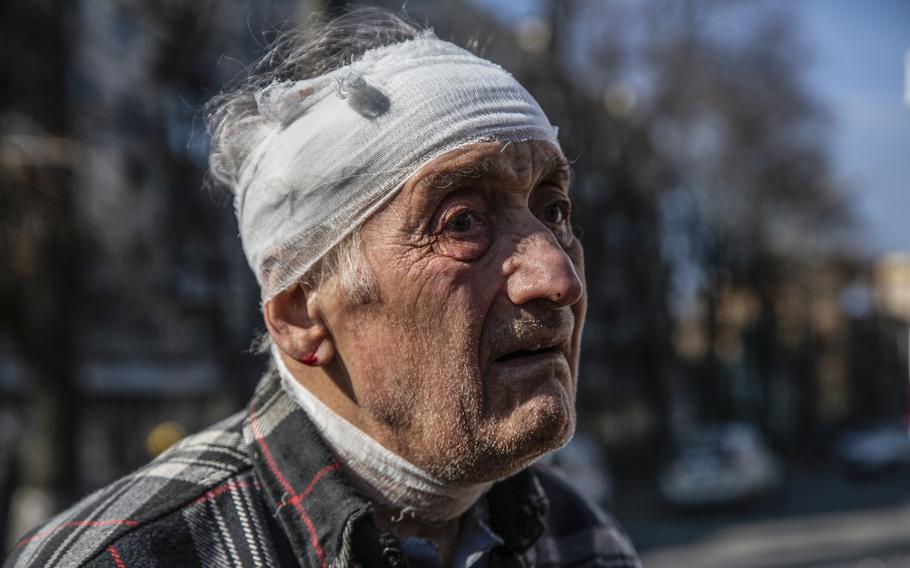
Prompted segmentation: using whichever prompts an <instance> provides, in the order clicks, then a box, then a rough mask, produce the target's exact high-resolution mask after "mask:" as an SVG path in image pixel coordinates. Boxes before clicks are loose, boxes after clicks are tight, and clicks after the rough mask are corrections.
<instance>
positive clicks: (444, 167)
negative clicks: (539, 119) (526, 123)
mask: <svg viewBox="0 0 910 568" xmlns="http://www.w3.org/2000/svg"><path fill="white" fill-rule="evenodd" d="M542 179H546V180H548V181H551V182H554V183H557V184H558V185H560V186H564V187H565V188H566V190H568V187H569V185H570V181H571V168H570V166H569V161H568V160H567V159H566V157H565V155H564V154H563V153H562V150H561V149H560V148H558V147H557V146H554V145H553V144H551V143H549V142H547V141H544V140H525V141H520V142H478V143H475V144H471V145H469V146H467V147H465V148H460V149H458V150H455V151H453V152H449V153H448V154H445V155H443V156H441V157H439V158H437V159H436V160H434V161H433V162H432V163H430V164H427V166H425V167H424V168H421V169H420V170H419V171H417V172H416V173H415V174H414V175H413V176H412V177H411V178H410V179H409V180H408V181H407V182H406V183H405V186H404V187H405V188H407V187H409V186H410V187H413V188H414V190H415V191H416V192H418V193H430V194H432V193H438V192H440V191H446V190H448V189H450V188H452V187H456V186H460V185H464V184H465V183H471V182H476V181H478V180H485V181H489V182H501V183H507V184H509V185H513V186H520V187H527V188H530V187H532V186H533V185H535V184H536V183H538V182H539V181H540V180H542Z"/></svg>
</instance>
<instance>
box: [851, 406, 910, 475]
mask: <svg viewBox="0 0 910 568" xmlns="http://www.w3.org/2000/svg"><path fill="white" fill-rule="evenodd" d="M835 453H836V455H837V457H838V459H840V461H841V462H842V463H843V464H844V465H846V466H847V469H848V471H849V472H851V473H855V474H860V475H875V474H879V473H883V472H885V471H888V470H890V469H894V468H896V467H898V466H902V465H907V464H910V433H908V429H907V423H906V422H905V421H904V420H900V419H896V420H881V421H875V422H870V423H867V424H864V425H862V426H859V427H857V428H854V429H851V430H848V431H847V432H846V433H844V434H843V436H841V437H840V439H839V440H838V442H837V444H836V445H835Z"/></svg>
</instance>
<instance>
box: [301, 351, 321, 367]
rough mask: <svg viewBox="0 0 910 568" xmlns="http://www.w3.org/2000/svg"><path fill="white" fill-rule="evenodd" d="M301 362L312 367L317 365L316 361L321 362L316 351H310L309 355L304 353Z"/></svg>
mask: <svg viewBox="0 0 910 568" xmlns="http://www.w3.org/2000/svg"><path fill="white" fill-rule="evenodd" d="M300 362H301V363H303V364H304V365H309V366H310V367H312V366H313V365H315V364H316V363H318V362H319V358H318V357H316V354H315V353H310V354H308V355H304V356H303V357H301V358H300Z"/></svg>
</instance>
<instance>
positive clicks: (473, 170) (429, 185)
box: [421, 159, 490, 191]
mask: <svg viewBox="0 0 910 568" xmlns="http://www.w3.org/2000/svg"><path fill="white" fill-rule="evenodd" d="M489 171H490V164H489V162H487V161H486V160H483V159H481V160H476V161H473V162H471V163H470V164H468V165H465V166H463V167H460V168H457V169H452V170H449V171H443V172H440V171H433V172H431V173H429V174H427V175H426V176H424V179H423V180H421V185H423V186H424V189H427V190H430V191H446V190H449V189H452V188H456V187H461V186H462V185H464V184H465V183H467V182H469V181H474V180H478V179H480V178H482V177H483V175H484V174H485V173H488V172H489Z"/></svg>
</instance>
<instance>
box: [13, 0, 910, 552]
mask: <svg viewBox="0 0 910 568" xmlns="http://www.w3.org/2000/svg"><path fill="white" fill-rule="evenodd" d="M369 4H370V5H378V6H386V7H390V8H393V9H396V10H400V9H401V2H400V0H398V1H397V2H392V1H390V2H384V1H376V2H370V3H369ZM350 8H351V6H349V5H347V3H346V2H344V1H332V2H322V1H320V2H315V1H300V0H268V1H253V0H219V1H217V2H215V1H213V0H203V1H198V0H197V1H189V0H167V1H162V0H154V1H153V0H34V1H32V2H5V3H3V4H2V6H0V38H2V39H0V77H2V79H0V549H2V550H4V551H5V550H9V549H10V548H11V547H12V546H15V543H16V541H17V539H18V538H19V537H20V536H21V534H22V533H23V532H24V531H26V530H27V529H29V528H31V527H32V526H33V525H34V524H35V523H37V522H39V521H41V520H42V519H44V518H46V517H47V516H49V515H50V514H51V513H52V512H54V511H56V510H58V509H60V508H62V507H65V506H67V505H68V504H70V503H72V502H74V501H75V500H76V499H78V498H79V497H80V496H82V495H84V494H86V493H87V492H89V491H91V490H93V489H95V488H98V487H100V486H102V485H104V484H106V483H108V482H109V481H111V480H113V479H115V478H116V477H118V476H121V475H123V474H126V473H128V472H129V471H131V470H132V469H134V468H136V467H138V466H139V465H141V464H142V463H144V462H146V461H147V460H149V459H150V458H151V457H153V456H155V455H157V454H158V453H160V452H161V451H163V450H164V449H165V448H167V447H168V446H169V445H170V444H172V443H174V442H175V441H177V440H179V439H180V438H181V437H182V436H184V435H185V434H186V433H191V432H193V431H196V430H198V429H201V428H202V427H204V426H206V425H208V424H210V423H211V422H214V421H215V420H217V419H219V418H221V417H224V416H226V415H228V414H230V413H232V412H234V411H235V410H237V409H239V408H240V407H241V406H242V405H243V404H244V403H245V402H246V400H247V398H248V397H249V396H250V394H251V392H252V388H253V386H254V385H255V383H256V381H257V380H258V378H259V376H260V373H261V371H262V369H263V367H264V361H263V359H262V358H261V357H257V356H254V355H252V354H251V353H250V343H251V339H252V338H253V336H254V334H255V333H256V332H257V330H259V329H260V327H261V324H260V317H259V312H258V309H257V306H258V289H257V288H256V284H255V281H254V279H253V277H252V274H251V273H250V271H249V269H248V267H247V265H246V261H245V260H244V257H243V254H242V251H241V248H240V242H239V239H238V238H237V228H236V224H235V220H234V214H233V209H232V204H231V201H230V199H229V197H228V196H227V195H225V194H223V193H221V192H219V191H215V190H211V189H206V187H205V185H204V172H205V169H206V160H207V151H208V147H207V137H206V132H205V128H204V125H203V124H202V111H201V108H202V105H203V104H204V103H205V102H206V101H207V100H208V99H209V98H210V97H211V96H212V95H213V94H215V93H216V92H217V91H218V89H219V87H220V85H221V84H222V83H223V82H224V81H225V80H228V79H230V78H232V77H234V76H236V75H238V74H240V73H241V72H242V71H243V69H244V67H245V66H246V65H247V64H249V63H251V62H252V61H253V60H254V59H255V57H257V56H258V55H260V54H261V53H262V52H263V46H264V45H265V44H266V43H267V42H268V40H269V38H270V37H272V36H273V32H274V29H275V28H276V27H281V26H283V25H285V24H286V23H287V22H289V21H298V20H303V19H305V18H307V17H310V16H312V15H313V14H315V15H317V16H319V15H323V16H324V15H326V14H331V13H337V12H340V11H343V10H346V9H350ZM406 10H407V12H408V13H409V14H410V15H411V16H412V17H413V18H414V19H416V20H417V21H418V22H423V23H427V24H429V25H430V26H432V27H433V28H435V30H436V32H437V34H438V35H439V36H440V37H442V38H445V39H452V40H454V41H456V42H458V43H460V44H462V45H465V44H470V45H472V46H474V47H475V48H476V49H478V50H480V51H481V53H482V54H484V55H485V56H486V57H487V58H489V59H492V60H493V61H496V62H498V63H500V64H502V65H503V66H505V67H506V68H507V69H509V70H510V71H511V72H512V73H513V74H515V75H516V76H517V77H518V79H519V80H520V81H521V82H522V83H523V84H524V85H525V86H526V87H528V88H529V90H530V91H531V92H532V93H533V94H534V95H535V96H536V97H537V99H538V100H539V101H540V102H541V104H542V105H543V107H544V108H545V110H546V111H547V113H548V114H549V116H550V118H551V120H552V121H553V122H554V123H555V124H558V125H559V128H560V138H561V140H562V142H563V145H564V150H565V152H566V154H567V155H568V156H569V157H570V158H571V159H572V160H573V163H574V168H575V173H576V183H575V186H574V191H575V195H574V199H575V212H576V213H575V222H576V224H577V227H576V230H577V232H578V234H579V235H580V236H581V238H582V240H583V242H584V245H585V249H586V253H587V254H586V256H587V275H588V285H589V294H590V301H589V304H590V307H589V315H588V323H587V328H586V334H585V338H584V342H585V345H584V350H583V363H582V378H581V384H580V395H579V413H580V414H579V416H580V418H579V433H578V435H577V436H576V439H575V440H574V441H573V442H572V443H571V444H570V445H569V446H568V447H567V448H565V449H564V450H562V451H560V452H558V453H557V454H556V455H554V456H551V457H550V458H548V459H549V460H550V461H551V462H553V463H554V465H556V466H558V467H561V468H562V469H563V470H564V471H565V472H566V474H567V475H569V476H570V477H571V478H572V479H573V481H574V482H575V483H576V484H577V485H578V486H579V487H581V488H582V489H584V490H585V491H586V492H587V493H588V494H589V495H590V496H591V497H592V498H593V499H596V500H599V501H601V502H602V503H603V504H604V505H606V506H607V507H609V508H610V509H612V510H613V511H614V512H615V513H616V514H617V515H618V516H619V517H620V519H621V520H622V522H623V523H624V524H625V526H626V528H627V529H628V531H629V532H630V534H631V536H632V539H633V541H634V542H635V544H636V546H637V547H638V548H639V550H640V552H641V553H642V556H643V558H644V560H645V564H646V565H647V566H650V567H654V568H657V567H661V566H674V567H676V568H680V567H689V566H692V567H694V566H699V567H714V566H716V567H740V568H741V567H751V566H755V567H759V566H761V567H770V566H780V567H783V566H787V567H797V566H799V567H809V566H835V567H839V566H844V567H846V566H858V567H865V568H872V567H879V566H910V476H908V475H907V473H908V469H905V468H906V467H907V466H908V465H910V438H908V416H910V412H908V408H910V357H908V354H910V223H908V216H910V108H908V105H910V3H908V2H906V1H905V0H876V1H869V2H848V1H846V0H806V1H803V2H799V3H797V2H779V1H762V0H753V1H748V2H747V1H737V0H672V1H671V0H645V1H639V0H574V1H559V0H520V1H519V0H446V1H439V2H431V1H425V2H413V3H411V4H409V5H407V6H406Z"/></svg>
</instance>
